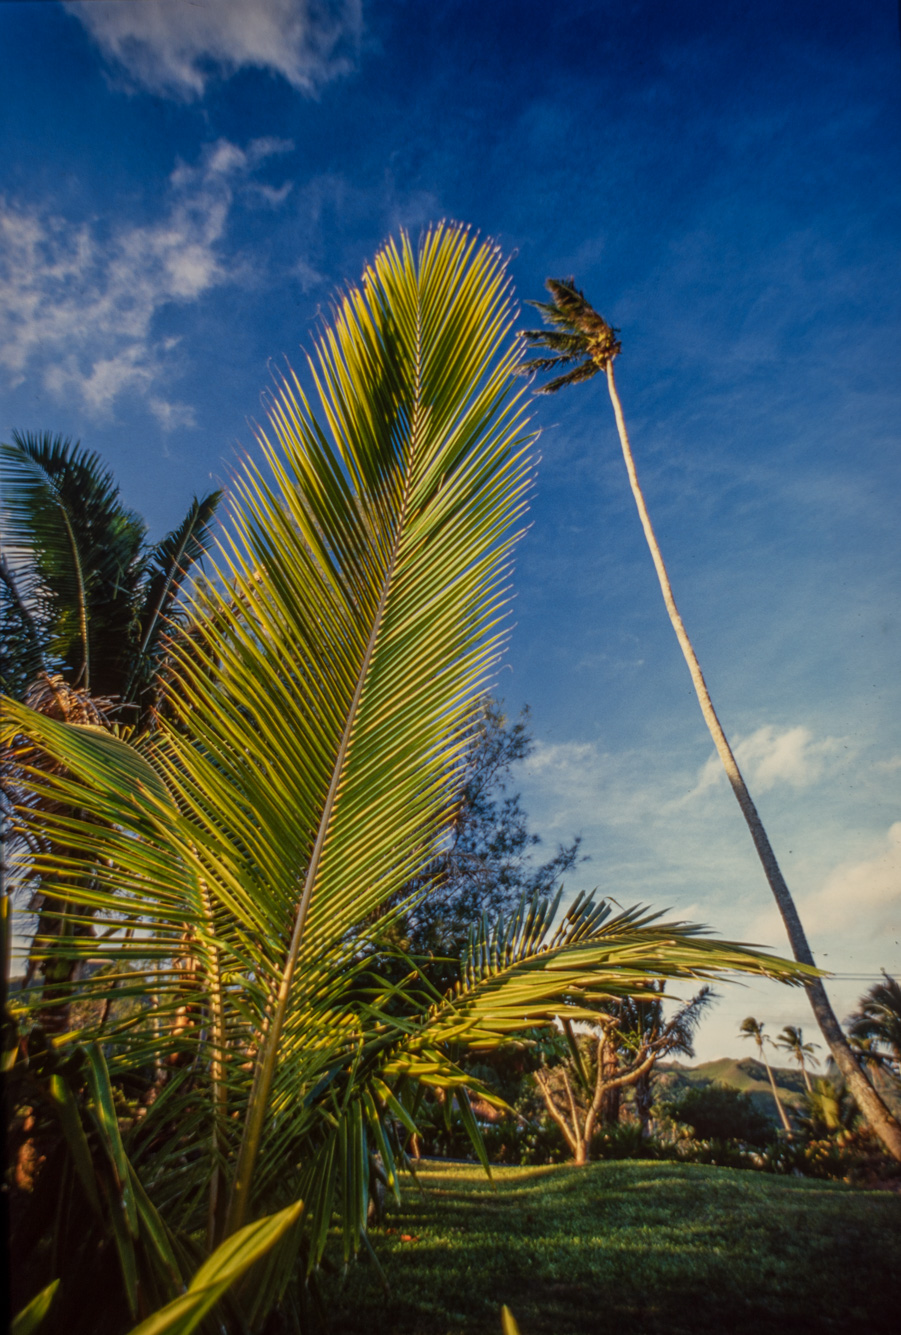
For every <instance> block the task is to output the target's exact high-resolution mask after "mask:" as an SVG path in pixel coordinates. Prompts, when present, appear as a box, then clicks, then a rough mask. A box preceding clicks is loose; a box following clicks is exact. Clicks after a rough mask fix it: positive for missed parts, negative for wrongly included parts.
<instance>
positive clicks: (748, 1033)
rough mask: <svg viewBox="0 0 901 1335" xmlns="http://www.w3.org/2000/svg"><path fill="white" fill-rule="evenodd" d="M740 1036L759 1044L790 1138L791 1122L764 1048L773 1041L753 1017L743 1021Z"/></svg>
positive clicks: (785, 1128)
mask: <svg viewBox="0 0 901 1335" xmlns="http://www.w3.org/2000/svg"><path fill="white" fill-rule="evenodd" d="M739 1034H740V1036H741V1037H742V1038H753V1040H754V1042H755V1043H756V1044H757V1052H758V1054H759V1056H760V1060H761V1061H762V1062H763V1064H764V1066H765V1067H766V1073H767V1078H768V1080H769V1082H770V1089H771V1090H772V1091H773V1098H774V1100H775V1102H776V1109H777V1111H778V1113H779V1120H780V1121H781V1123H782V1129H783V1130H784V1132H785V1134H786V1135H787V1136H790V1135H791V1132H792V1129H791V1122H790V1121H789V1120H788V1117H787V1116H786V1113H785V1108H784V1107H783V1104H782V1100H781V1099H780V1097H779V1091H778V1089H777V1088H776V1081H775V1080H774V1079H773V1072H772V1070H771V1069H770V1064H769V1062H768V1061H767V1059H766V1049H765V1048H764V1044H765V1043H772V1041H773V1040H772V1039H771V1038H769V1037H767V1035H766V1034H764V1032H763V1025H762V1024H761V1023H760V1021H759V1020H755V1019H754V1017H753V1015H749V1016H748V1018H747V1019H746V1020H742V1022H741V1028H740V1029H739Z"/></svg>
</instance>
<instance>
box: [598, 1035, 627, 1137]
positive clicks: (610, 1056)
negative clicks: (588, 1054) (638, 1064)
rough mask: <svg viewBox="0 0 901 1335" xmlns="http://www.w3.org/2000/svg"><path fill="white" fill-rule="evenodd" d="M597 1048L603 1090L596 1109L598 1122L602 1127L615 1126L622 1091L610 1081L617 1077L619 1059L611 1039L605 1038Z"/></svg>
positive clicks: (620, 1087) (617, 1120)
mask: <svg viewBox="0 0 901 1335" xmlns="http://www.w3.org/2000/svg"><path fill="white" fill-rule="evenodd" d="M599 1046H600V1051H599V1052H598V1065H599V1067H600V1082H601V1083H602V1084H603V1087H604V1088H603V1093H602V1094H601V1101H600V1107H599V1109H598V1121H599V1122H600V1124H601V1126H604V1127H610V1126H616V1124H617V1123H618V1122H619V1114H620V1108H621V1106H622V1096H623V1091H622V1085H619V1084H616V1085H612V1084H611V1081H614V1080H616V1078H617V1076H618V1075H619V1058H618V1057H617V1055H616V1048H615V1046H614V1043H613V1041H612V1039H611V1038H606V1039H605V1040H604V1042H603V1043H602V1044H601V1045H599Z"/></svg>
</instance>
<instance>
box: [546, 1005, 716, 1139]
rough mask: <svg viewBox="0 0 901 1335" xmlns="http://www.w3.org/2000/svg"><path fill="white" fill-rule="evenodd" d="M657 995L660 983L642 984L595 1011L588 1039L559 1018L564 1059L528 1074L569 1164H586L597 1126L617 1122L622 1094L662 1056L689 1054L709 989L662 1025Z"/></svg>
mask: <svg viewBox="0 0 901 1335" xmlns="http://www.w3.org/2000/svg"><path fill="white" fill-rule="evenodd" d="M662 996H663V984H662V983H654V982H648V983H646V984H645V985H644V986H643V987H642V988H641V989H639V990H638V991H637V992H636V993H635V994H634V995H633V996H629V997H626V998H623V999H622V1000H621V1001H618V1002H614V1003H613V1004H612V1005H608V1007H607V1008H605V1010H603V1011H600V1010H599V1011H598V1013H597V1015H596V1017H595V1026H596V1027H595V1032H594V1034H577V1033H576V1032H575V1030H574V1029H573V1024H572V1020H570V1019H568V1018H564V1019H563V1021H562V1025H563V1032H564V1034H565V1036H566V1040H567V1043H568V1045H569V1054H570V1055H569V1060H568V1061H565V1062H563V1063H561V1064H559V1065H557V1066H553V1067H551V1068H550V1069H545V1070H541V1069H539V1070H537V1071H535V1072H534V1076H533V1078H534V1080H535V1083H536V1084H537V1086H538V1088H539V1090H540V1092H541V1096H542V1098H543V1100H544V1103H545V1107H546V1108H547V1110H548V1112H549V1113H550V1115H551V1117H552V1118H553V1120H554V1121H555V1122H556V1123H557V1126H558V1127H559V1128H560V1131H561V1133H562V1135H563V1138H564V1140H565V1141H566V1144H567V1145H568V1147H569V1150H570V1153H571V1154H572V1156H573V1162H574V1163H577V1164H585V1163H587V1162H588V1160H589V1158H590V1157H591V1142H592V1138H593V1136H594V1134H595V1130H596V1129H597V1128H598V1126H602V1125H605V1124H606V1125H610V1124H612V1123H615V1122H617V1121H618V1120H619V1099H620V1095H621V1093H622V1090H623V1089H625V1088H627V1087H628V1086H633V1085H634V1086H636V1087H637V1086H639V1084H640V1083H641V1082H642V1081H644V1080H648V1079H649V1077H650V1073H651V1071H652V1070H653V1067H654V1065H655V1064H656V1063H657V1062H658V1061H659V1060H660V1059H661V1058H662V1057H665V1056H668V1055H669V1054H670V1053H672V1052H685V1051H686V1050H687V1051H689V1052H690V1051H691V1039H692V1036H693V1034H694V1031H695V1029H696V1028H697V1025H698V1023H699V1021H700V1019H701V1015H702V1013H703V1011H704V1010H705V1009H706V1007H707V1006H708V1005H709V1003H710V1001H711V1000H712V995H711V992H710V989H709V988H708V987H704V988H702V989H701V991H700V992H699V993H698V994H697V996H695V997H693V998H692V1000H691V1001H689V1002H687V1003H686V1004H685V1005H683V1006H680V1007H679V1009H678V1010H677V1011H676V1012H675V1014H674V1015H673V1016H672V1017H671V1018H670V1019H669V1020H668V1021H664V1019H663V1006H662ZM644 1120H645V1122H646V1120H647V1118H646V1117H645V1119H644Z"/></svg>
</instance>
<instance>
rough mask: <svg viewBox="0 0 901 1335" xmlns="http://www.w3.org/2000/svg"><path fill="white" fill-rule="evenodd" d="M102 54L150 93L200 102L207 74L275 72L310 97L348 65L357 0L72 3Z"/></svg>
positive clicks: (357, 26) (358, 21)
mask: <svg viewBox="0 0 901 1335" xmlns="http://www.w3.org/2000/svg"><path fill="white" fill-rule="evenodd" d="M66 8H67V9H68V10H69V12H70V13H71V14H73V15H74V16H75V17H76V18H78V19H79V20H80V21H81V23H83V24H84V26H85V27H86V28H87V30H88V32H89V33H90V34H91V36H92V37H93V38H94V40H95V41H96V42H97V44H98V46H99V47H100V49H101V51H102V52H103V54H104V55H105V56H106V57H107V58H108V59H110V60H111V61H112V62H113V63H114V65H115V66H118V67H119V68H120V69H122V70H124V71H125V73H126V74H127V75H128V76H129V77H130V78H131V79H132V80H134V81H135V82H136V83H138V84H141V85H143V86H144V87H145V88H148V89H150V90H151V91H152V92H156V93H164V94H169V95H173V96H176V97H181V98H185V99H188V98H196V97H201V96H202V95H203V93H204V91H205V88H206V83H207V79H208V77H209V75H210V74H211V72H213V71H215V72H216V73H218V74H223V75H229V74H233V73H234V72H235V71H236V70H238V69H241V68H242V67H252V68H255V69H262V70H269V71H271V72H272V73H274V74H279V75H281V76H282V77H283V78H285V79H287V81H288V82H289V83H290V84H292V85H293V87H295V88H298V89H301V90H302V91H304V92H308V93H312V92H315V90H316V89H317V88H318V87H320V86H321V85H322V84H323V83H325V82H326V81H327V80H329V79H332V78H335V77H336V76H337V75H340V74H342V73H344V72H346V71H347V70H348V69H350V68H351V64H352V57H353V54H354V53H355V50H356V47H357V45H358V43H359V37H360V31H361V27H362V18H361V0H192V2H191V3H184V0H141V3H140V4H134V3H130V2H123V0H92V2H91V3H90V4H85V3H83V0H75V3H69V4H67V5H66Z"/></svg>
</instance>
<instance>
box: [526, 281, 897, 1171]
mask: <svg viewBox="0 0 901 1335" xmlns="http://www.w3.org/2000/svg"><path fill="white" fill-rule="evenodd" d="M546 287H547V288H548V290H549V291H550V293H551V298H552V300H551V301H550V302H540V301H533V302H530V303H529V304H530V305H532V306H535V307H536V308H537V309H538V310H539V311H540V312H541V315H542V318H543V319H544V320H545V322H546V323H547V324H548V325H549V326H550V327H549V328H548V329H530V330H525V331H523V332H522V334H521V337H522V338H523V339H524V341H525V343H526V344H527V345H528V346H531V347H535V348H541V349H546V350H547V351H548V352H549V353H550V355H549V356H546V357H532V358H529V359H528V360H525V361H524V362H523V363H522V366H521V368H520V372H521V373H522V374H526V375H534V374H536V373H537V372H543V371H557V370H562V371H563V373H562V374H561V375H557V376H555V377H554V378H553V379H552V380H550V381H548V382H547V383H546V384H544V385H542V386H541V387H540V389H539V390H538V391H537V392H538V393H542V394H553V393H556V392H557V391H558V390H560V389H563V388H565V387H566V386H568V385H574V384H578V383H580V382H581V381H583V380H589V379H591V377H592V376H594V375H596V374H598V373H599V372H602V373H603V374H604V376H605V378H606V381H607V389H608V392H609V394H610V401H611V403H612V404H613V412H614V416H615V418H616V426H617V431H618V433H619V439H620V444H621V446H622V451H623V458H624V459H625V463H626V471H627V472H628V475H629V484H630V486H631V488H632V495H633V497H634V499H635V504H636V506H637V508H638V514H639V518H640V519H641V526H642V528H643V530H644V535H645V538H646V540H647V544H648V547H649V549H650V553H651V558H652V560H653V562H654V569H655V570H656V572H657V578H658V580H659V582H660V589H661V592H662V594H663V601H664V603H665V605H666V610H667V613H668V614H669V618H670V622H671V623H672V626H673V630H674V631H675V633H676V638H677V639H678V641H679V646H680V648H681V650H682V653H683V655H684V657H685V661H686V663H687V665H688V670H689V673H690V674H691V679H692V683H693V685H694V688H695V694H696V695H697V698H698V703H699V704H700V706H701V713H702V714H703V716H704V720H705V722H706V724H707V727H708V728H709V730H710V735H711V737H712V738H713V743H714V746H715V747H716V750H717V754H718V755H719V757H720V760H721V761H722V763H723V768H724V769H725V771H726V776H727V778H728V780H729V783H730V785H731V787H732V791H733V793H734V794H735V797H736V800H737V801H738V805H739V807H740V808H741V811H742V814H743V816H744V818H745V821H746V822H747V825H748V829H749V830H750V833H751V838H752V839H753V841H754V847H755V848H756V849H757V854H758V856H759V858H760V861H761V864H762V866H763V870H764V873H765V875H766V878H767V881H768V883H769V886H770V889H771V891H772V892H773V896H774V898H775V900H776V904H777V906H778V908H779V912H780V914H781V916H782V921H783V923H784V924H785V929H786V932H787V934H788V939H789V942H790V944H791V948H792V952H793V953H794V957H795V959H796V960H798V961H799V963H804V964H810V965H812V964H813V963H814V958H813V953H812V952H811V949H810V946H809V944H808V941H807V936H806V934H805V932H804V928H803V926H802V923H801V919H800V917H799V915H798V910H797V907H796V905H795V902H794V899H793V898H792V895H791V892H790V891H789V888H788V886H787V884H786V882H785V878H784V876H783V875H782V871H781V869H780V867H779V863H778V861H777V860H776V855H775V853H774V852H773V848H772V846H771V844H770V841H769V838H768V836H767V833H766V830H765V829H764V827H763V822H762V821H761V819H760V816H759V814H758V812H757V808H756V806H755V805H754V802H753V800H752V798H751V794H750V792H749V791H748V786H747V784H746V783H745V780H744V778H743V776H742V773H741V771H740V769H739V767H738V763H737V761H736V759H735V755H734V754H733V751H732V748H731V746H730V745H729V742H728V740H727V738H726V734H725V732H724V731H723V727H722V724H721V723H720V721H719V718H718V717H717V714H716V710H715V709H714V707H713V701H712V700H711V698H710V692H709V690H708V689H707V683H706V682H705V680H704V675H703V673H702V672H701V666H700V663H699V662H698V658H697V655H696V653H695V651H694V647H693V645H692V643H691V640H690V639H689V637H688V632H687V631H686V629H685V625H684V623H683V621H682V617H681V616H680V615H679V610H678V608H677V607H676V602H675V599H674V597H673V591H672V586H671V584H670V579H669V575H668V573H667V569H666V566H665V564H664V561H663V556H662V554H661V552H660V547H659V544H658V542H657V538H656V535H655V533H654V529H653V526H652V524H651V518H650V515H649V514H648V508H647V505H646V503H645V499H644V494H643V492H642V490H641V487H640V485H639V482H638V474H637V472H636V469H635V461H634V458H633V456H632V447H631V444H630V442H629V435H628V432H627V430H626V422H625V417H624V415H623V409H622V404H621V402H620V398H619V394H618V392H617V388H616V380H615V378H614V374H613V362H614V359H615V358H616V357H617V356H618V355H619V353H620V351H621V350H622V345H621V343H620V340H619V339H618V338H617V333H618V331H617V330H616V329H614V328H613V327H612V326H611V325H609V324H608V323H607V321H606V320H605V319H604V318H603V317H602V316H601V315H599V314H598V313H597V311H595V310H594V309H593V308H592V306H591V305H590V304H589V303H588V301H587V300H586V299H585V296H584V294H583V293H582V292H580V291H579V290H578V289H577V288H576V286H575V279H572V278H570V279H565V280H564V279H557V278H549V279H548V280H547V283H546ZM565 368H568V369H565ZM807 996H808V999H809V1001H810V1004H811V1007H812V1009H813V1013H814V1016H815V1017H816V1020H817V1023H818V1025H819V1027H820V1030H821V1032H822V1034H823V1037H824V1038H825V1040H826V1042H827V1044H828V1046H829V1050H830V1052H831V1053H832V1056H833V1058H834V1059H835V1063H836V1065H837V1066H838V1068H839V1070H840V1071H841V1073H842V1075H843V1076H844V1078H845V1080H846V1081H847V1083H848V1086H849V1088H850V1089H851V1091H852V1093H853V1095H854V1098H855V1099H856V1100H857V1103H858V1105H859V1107H860V1109H861V1111H862V1112H863V1114H864V1116H865V1117H866V1119H867V1121H868V1123H869V1124H870V1126H871V1127H872V1128H873V1130H874V1131H875V1132H876V1134H877V1135H878V1136H879V1138H880V1139H881V1141H882V1142H883V1144H884V1145H885V1147H886V1149H887V1150H888V1151H889V1153H890V1154H891V1155H892V1156H893V1157H894V1158H896V1159H898V1160H901V1124H899V1123H898V1121H897V1120H896V1119H895V1118H894V1117H893V1116H892V1114H891V1113H890V1112H889V1109H888V1108H887V1107H886V1105H885V1103H884V1102H883V1101H882V1099H881V1098H880V1097H879V1095H878V1094H877V1093H876V1090H875V1089H874V1088H873V1086H872V1085H871V1083H870V1081H869V1080H868V1079H867V1077H866V1075H865V1074H864V1072H863V1071H862V1070H861V1068H860V1066H859V1064H858V1062H857V1059H856V1058H855V1056H854V1053H853V1051H852V1049H851V1047H850V1045H849V1043H848V1040H847V1038H846V1037H845V1034H844V1032H843V1031H842V1027H841V1025H840V1024H839V1022H838V1020H837V1018H836V1015H835V1012H834V1011H833V1009H832V1005H831V1003H830V1001H829V997H828V996H827V993H826V989H825V987H824V986H823V983H822V981H821V980H820V978H819V977H817V978H815V979H813V980H812V981H811V982H809V983H808V984H807Z"/></svg>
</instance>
